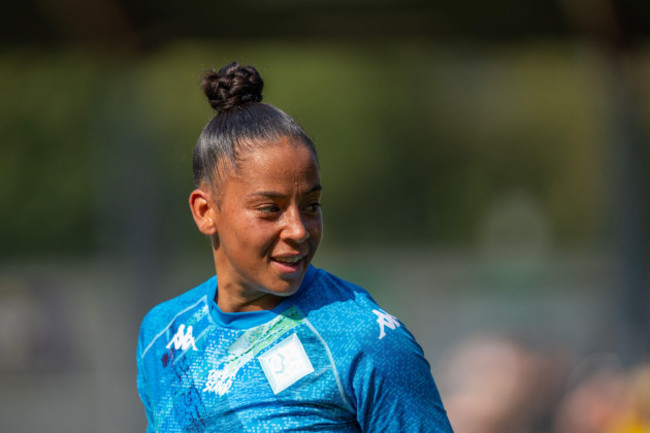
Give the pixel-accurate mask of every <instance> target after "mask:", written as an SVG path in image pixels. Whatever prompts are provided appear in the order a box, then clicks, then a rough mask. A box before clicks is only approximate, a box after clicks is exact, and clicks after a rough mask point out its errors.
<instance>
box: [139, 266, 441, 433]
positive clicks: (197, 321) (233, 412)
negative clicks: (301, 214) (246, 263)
mask: <svg viewBox="0 0 650 433" xmlns="http://www.w3.org/2000/svg"><path fill="white" fill-rule="evenodd" d="M216 284H217V282H216V277H213V278H211V279H209V280H208V281H206V282H205V283H203V284H201V285H200V286H198V287H196V288H194V289H192V290H190V291H188V292H186V293H184V294H182V295H180V296H178V297H176V298H174V299H172V300H169V301H167V302H164V303H162V304H160V305H158V306H157V307H155V308H154V309H152V310H151V311H150V312H149V313H148V314H147V316H146V317H145V319H144V320H143V322H142V326H141V328H140V338H139V342H138V352H137V362H138V390H139V392H140V396H141V398H142V401H143V403H144V406H145V410H146V414H147V419H148V428H147V431H148V432H239V431H241V432H309V431H319V432H388V433H390V432H451V431H452V429H451V426H450V424H449V421H448V419H447V415H446V413H445V410H444V408H443V405H442V402H441V400H440V396H439V394H438V390H437V388H436V385H435V383H434V381H433V378H432V376H431V372H430V368H429V364H428V363H427V361H426V360H425V358H424V355H423V354H422V349H421V348H420V346H419V345H418V344H417V343H416V341H415V339H414V338H413V336H412V335H411V334H410V333H409V332H408V330H407V329H406V328H405V327H404V325H402V324H400V323H399V321H398V320H397V319H395V318H394V317H393V316H390V315H389V314H387V313H386V312H385V311H383V310H381V309H380V308H379V307H378V306H377V304H376V303H375V302H374V300H373V299H372V298H371V296H370V295H369V294H368V293H367V292H366V291H365V290H363V289H362V288H360V287H358V286H355V285H353V284H350V283H348V282H346V281H343V280H341V279H339V278H337V277H335V276H333V275H331V274H329V273H327V272H325V271H323V270H320V269H316V268H314V267H313V266H311V267H310V268H309V270H308V272H307V274H306V276H305V278H304V280H303V283H302V286H301V288H300V290H299V291H298V292H297V293H296V294H295V295H293V296H291V297H289V298H287V299H285V300H283V301H282V303H281V304H280V305H278V307H276V308H275V309H273V310H270V311H260V312H251V313H224V312H222V311H220V310H219V307H218V306H217V305H216V303H215V302H214V295H215V293H216V290H217V287H216Z"/></svg>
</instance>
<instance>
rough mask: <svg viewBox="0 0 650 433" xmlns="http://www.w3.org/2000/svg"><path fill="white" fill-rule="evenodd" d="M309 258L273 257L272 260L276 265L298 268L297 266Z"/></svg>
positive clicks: (302, 256)
mask: <svg viewBox="0 0 650 433" xmlns="http://www.w3.org/2000/svg"><path fill="white" fill-rule="evenodd" d="M305 257H307V256H306V255H300V256H284V257H273V258H272V259H271V260H273V261H274V262H276V263H279V264H281V265H284V266H289V267H291V268H294V267H297V265H299V264H301V263H302V261H303V260H304V259H305Z"/></svg>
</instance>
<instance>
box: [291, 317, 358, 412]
mask: <svg viewBox="0 0 650 433" xmlns="http://www.w3.org/2000/svg"><path fill="white" fill-rule="evenodd" d="M296 309H298V307H297V306H296ZM298 311H299V312H300V314H301V315H302V316H303V319H304V321H305V324H307V326H308V327H309V329H311V331H312V332H313V333H314V334H315V335H316V337H317V338H318V340H319V341H320V342H321V344H322V345H323V347H324V348H325V352H327V357H328V358H329V361H330V364H331V365H332V372H333V373H334V379H335V380H336V386H337V388H338V390H339V394H340V395H341V399H342V400H343V403H345V405H346V406H347V408H348V410H349V411H350V412H354V408H353V407H352V405H351V404H350V402H349V401H348V399H347V397H346V396H345V392H344V391H343V384H342V383H341V377H340V376H339V372H338V370H337V369H336V364H335V363H334V357H333V356H332V352H331V351H330V348H329V346H328V345H327V342H326V341H325V339H323V337H322V336H321V335H320V333H319V332H318V330H316V328H315V327H314V325H312V324H311V322H310V321H309V319H307V317H306V316H305V315H304V314H302V312H301V311H300V310H299V309H298Z"/></svg>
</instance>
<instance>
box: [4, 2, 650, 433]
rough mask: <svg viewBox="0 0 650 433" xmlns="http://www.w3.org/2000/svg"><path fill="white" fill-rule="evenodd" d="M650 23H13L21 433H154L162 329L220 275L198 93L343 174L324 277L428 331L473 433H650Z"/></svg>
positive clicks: (549, 13) (461, 419) (394, 17)
mask: <svg viewBox="0 0 650 433" xmlns="http://www.w3.org/2000/svg"><path fill="white" fill-rule="evenodd" d="M649 37H650V3H648V2H646V1H643V0H619V1H616V2H614V1H613V0H589V1H588V0H556V1H544V0H529V1H525V2H522V1H511V0H493V1H490V2H484V1H478V0H467V1H464V2H453V1H451V0H442V1H437V2H427V1H423V0H407V1H397V0H375V1H370V0H347V1H341V0H310V1H297V0H276V1H272V2H264V1H260V0H250V1H247V2H205V1H198V0H193V1H188V2H174V1H169V0H161V1H158V2H151V1H145V0H135V1H130V2H127V1H125V0H95V1H90V2H83V1H80V0H58V1H57V0H39V1H35V0H25V1H23V2H11V3H10V4H6V5H4V7H3V13H2V16H0V132H1V139H0V430H1V431H2V432H34V431H40V432H66V433H69V432H82V431H83V432H89V431H90V432H97V433H121V432H138V431H144V429H145V419H144V413H143V409H142V407H141V405H140V402H139V399H138V396H137V391H136V385H135V374H136V372H135V346H136V339H137V331H138V326H139V322H140V320H141V319H142V317H143V315H144V314H145V313H146V311H147V310H148V309H150V308H151V307H153V306H154V305H156V304H157V303H159V302H161V301H163V300H165V299H168V298H170V297H172V296H175V295H176V294H179V293H181V292H183V291H185V290H187V289H189V288H191V287H194V286H195V285H197V284H199V283H201V282H202V281H204V280H205V279H207V278H208V277H210V276H211V275H212V274H213V272H214V270H213V265H212V259H211V254H210V248H209V244H208V241H207V240H206V239H205V238H203V237H202V236H201V235H200V234H199V233H198V231H197V230H196V229H195V227H194V223H193V221H192V218H191V215H190V212H189V208H188V205H187V197H188V194H189V192H190V191H191V190H192V187H193V185H192V180H191V154H192V149H193V146H194V142H195V140H196V138H197V137H198V135H199V132H200V130H201V128H202V127H203V125H204V124H205V123H206V122H207V121H208V120H209V119H210V118H211V117H212V115H213V113H212V112H211V110H210V108H209V106H208V104H207V102H206V100H205V98H204V96H203V95H202V93H201V91H200V89H199V85H198V81H199V77H200V75H201V73H202V72H203V71H204V70H206V69H208V68H212V67H216V68H219V67H221V66H223V65H225V64H226V63H229V62H230V61H232V60H238V61H240V62H241V63H243V64H252V65H255V66H256V67H257V68H258V69H259V71H260V73H261V75H262V77H263V78H264V80H265V83H266V88H265V93H264V95H265V100H266V101H267V102H270V103H272V104H274V105H277V106H278V107H280V108H282V109H284V110H285V111H287V112H288V113H289V114H291V115H292V116H294V117H295V118H296V119H297V120H298V121H299V122H301V123H302V124H303V126H304V127H305V129H306V130H307V132H308V133H309V134H310V135H311V136H312V137H313V139H314V141H315V142H316V145H317V148H318V150H319V153H320V160H321V166H322V179H323V184H324V188H325V190H324V198H323V211H324V218H325V238H324V241H323V243H322V244H321V247H320V251H319V254H318V255H317V257H316V260H315V264H316V265H317V266H320V267H324V268H326V269H328V270H329V271H331V272H334V273H336V274H338V275H340V276H342V277H344V278H346V279H349V280H352V281H354V282H356V283H358V284H360V285H362V286H364V287H366V288H367V289H369V290H370V292H371V293H372V294H373V295H374V296H375V298H376V299H377V300H378V302H379V303H380V304H381V305H382V306H383V307H384V308H385V309H386V310H388V311H389V312H390V313H392V314H394V315H396V316H397V317H399V318H400V320H401V321H402V322H403V323H405V324H406V325H407V326H408V327H409V328H410V329H411V330H412V331H413V333H414V334H415V336H416V338H417V339H418V340H419V341H420V343H421V344H422V346H423V348H424V350H425V354H426V356H427V358H428V359H429V361H430V363H431V365H432V370H433V372H434V376H435V378H436V380H437V382H438V385H439V388H440V390H441V393H442V396H443V400H444V402H445V405H446V406H447V409H448V411H449V415H450V419H451V422H452V425H453V426H454V428H455V430H456V433H491V432H501V433H503V432H510V433H528V432H531V433H536V432H540V433H541V432H558V433H581V432H585V433H586V432H608V433H609V432H612V433H615V432H647V431H650V370H649V367H648V364H647V362H648V354H649V349H650V335H649V334H650V319H649V318H650V285H649V274H648V264H649V261H650V254H649V253H650V251H649V250H650V235H649V233H648V231H649V226H648V218H649V208H648V205H649V195H648V194H649V187H650V173H649V171H648V168H649V167H650V156H649V150H650V145H649V141H648V139H649V137H650V135H649V134H650V79H649V78H650V44H649V43H648V42H649V39H648V38H649Z"/></svg>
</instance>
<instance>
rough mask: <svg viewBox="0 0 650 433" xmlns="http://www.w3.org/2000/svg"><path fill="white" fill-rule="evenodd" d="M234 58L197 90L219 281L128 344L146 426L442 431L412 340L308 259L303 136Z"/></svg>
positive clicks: (199, 199)
mask: <svg viewBox="0 0 650 433" xmlns="http://www.w3.org/2000/svg"><path fill="white" fill-rule="evenodd" d="M262 86H263V83H262V79H261V78H260V76H259V74H258V73H257V71H256V70H255V69H254V68H253V67H251V66H246V67H242V66H240V65H239V64H238V63H236V62H235V63H232V64H230V65H227V66H225V67H224V68H222V69H221V70H220V71H219V72H210V73H208V74H207V75H206V76H205V77H204V79H203V81H202V87H203V90H204V92H205V93H206V95H207V97H208V99H209V101H210V104H211V106H212V107H213V108H214V109H216V110H217V115H216V116H215V117H214V118H213V119H212V120H211V121H210V122H209V123H208V124H207V125H206V127H205V128H204V129H203V131H202V133H201V135H200V137H199V139H198V142H197V144H196V148H195V150H194V161H193V169H194V181H195V184H196V189H195V190H194V191H193V192H192V193H191V195H190V208H191V210H192V215H193V216H194V220H195V222H196V225H197V227H198V228H199V230H200V231H201V233H203V234H205V235H207V236H208V237H209V238H210V239H211V241H212V254H213V257H214V264H215V268H216V276H215V277H213V278H211V279H209V280H208V281H206V282H205V283H203V284H201V285H200V286H198V287H196V288H194V289H192V290H190V291H188V292H186V293H184V294H182V295H180V296H178V297H176V298H174V299H172V300H170V301H167V302H164V303H162V304H161V305H159V306H157V307H155V308H154V309H153V310H152V311H151V312H149V314H147V316H146V317H145V319H144V320H143V323H142V326H141V328H140V338H139V343H138V355H137V359H138V389H139V392H140V395H141V398H142V401H143V403H144V405H145V409H146V414H147V419H148V423H149V424H148V431H150V432H187V431H192V432H193V431H197V432H202V431H215V432H216V431H220V432H221V431H223V432H238V431H246V432H253V431H255V432H257V431H259V432H276V431H283V432H284V431H301V432H302V431H323V432H401V431H404V432H406V431H408V432H425V431H426V432H451V427H450V425H449V421H448V420H447V416H446V414H445V411H444V408H443V406H442V403H441V401H440V397H439V394H438V391H437V389H436V386H435V383H434V381H433V378H432V377H431V373H430V369H429V365H428V363H427V361H426V360H425V359H424V356H423V354H422V350H421V348H420V346H419V345H418V344H417V343H416V342H415V340H414V338H413V337H412V335H411V334H410V333H409V332H408V331H407V330H406V328H405V327H404V326H403V325H401V324H400V322H399V321H398V320H397V319H396V318H395V317H393V316H391V315H389V314H388V313H386V312H385V311H383V310H382V309H380V308H379V307H378V306H377V305H376V304H375V302H374V300H373V299H372V298H371V297H370V295H369V294H368V293H367V292H366V291H365V290H363V289H361V288H360V287H357V286H355V285H352V284H350V283H348V282H345V281H343V280H341V279H339V278H337V277H335V276H333V275H331V274H329V273H327V272H325V271H323V270H320V269H316V268H315V267H313V266H311V265H310V262H311V260H312V258H313V257H314V254H315V253H316V249H317V248H318V244H319V243H320V240H321V236H322V218H321V209H320V195H321V184H320V174H319V166H318V159H317V156H316V151H315V149H314V145H313V143H312V141H311V140H310V139H309V137H308V136H307V134H306V133H305V132H304V131H303V129H302V128H301V127H300V126H299V125H298V123H296V122H295V121H294V120H293V119H292V118H291V117H289V116H288V115H287V114H286V113H284V112H283V111H281V110H279V109H277V108H275V107H273V106H271V105H268V104H264V103H262V102H261V100H262Z"/></svg>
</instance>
